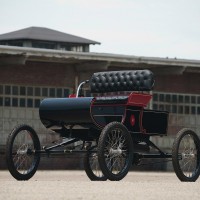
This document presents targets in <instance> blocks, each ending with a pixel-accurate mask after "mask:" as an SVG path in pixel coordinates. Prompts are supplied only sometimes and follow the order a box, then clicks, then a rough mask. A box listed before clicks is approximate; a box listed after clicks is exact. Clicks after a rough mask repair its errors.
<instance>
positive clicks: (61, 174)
mask: <svg viewBox="0 0 200 200" xmlns="http://www.w3.org/2000/svg"><path fill="white" fill-rule="evenodd" d="M7 199H9V200H12V199H16V200H25V199H26V200H27V199H28V200H31V199H37V200H40V199H42V200H47V199H48V200H50V199H54V200H56V199H65V200H66V199H70V200H73V199H76V200H82V199H87V200H116V199H120V200H129V199H131V200H137V199H145V200H147V199H152V200H156V199H157V200H158V199H159V200H162V199H167V200H169V199H170V200H172V199H176V200H178V199H181V200H184V199H185V200H186V199H187V200H189V199H192V200H195V199H200V178H199V179H198V180H197V181H196V182H195V183H182V182H180V181H179V180H178V178H177V177H176V175H175V174H174V173H161V172H160V173H159V172H129V174H128V175H127V176H126V177H125V178H124V179H123V180H121V181H119V182H112V181H106V182H92V181H90V180H89V179H88V177H87V176H86V174H85V172H84V171H37V173H36V174H35V175H34V176H33V177H32V179H30V180H29V181H16V180H15V179H14V178H13V177H12V176H11V175H10V174H9V172H8V171H0V200H7Z"/></svg>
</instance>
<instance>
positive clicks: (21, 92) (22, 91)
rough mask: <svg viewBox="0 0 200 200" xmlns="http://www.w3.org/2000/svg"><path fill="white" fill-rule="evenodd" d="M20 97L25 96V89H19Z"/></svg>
mask: <svg viewBox="0 0 200 200" xmlns="http://www.w3.org/2000/svg"><path fill="white" fill-rule="evenodd" d="M20 95H26V87H20Z"/></svg>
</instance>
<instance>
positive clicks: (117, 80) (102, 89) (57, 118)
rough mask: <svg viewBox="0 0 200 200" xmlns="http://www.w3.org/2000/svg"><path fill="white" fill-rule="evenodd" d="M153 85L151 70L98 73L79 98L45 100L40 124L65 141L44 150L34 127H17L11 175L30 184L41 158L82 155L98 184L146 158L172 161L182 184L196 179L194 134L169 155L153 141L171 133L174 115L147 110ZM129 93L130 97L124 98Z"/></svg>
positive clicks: (198, 146) (199, 147) (9, 152)
mask: <svg viewBox="0 0 200 200" xmlns="http://www.w3.org/2000/svg"><path fill="white" fill-rule="evenodd" d="M154 82H155V80H154V75H153V73H152V72H151V71H149V70H135V71H107V72H98V73H94V74H93V75H92V77H91V79H90V80H87V81H84V82H82V83H81V84H80V85H79V87H78V89H77V92H76V95H75V96H73V95H72V96H71V98H47V99H44V100H43V101H42V102H41V104H40V108H39V115H40V119H41V122H42V123H43V125H44V126H45V127H46V128H47V129H49V130H51V131H54V132H56V133H58V134H59V135H60V137H61V138H62V141H61V142H60V143H58V144H53V145H49V146H46V147H43V148H41V146H40V141H39V139H38V136H37V134H36V132H35V131H34V129H33V128H31V127H30V126H28V125H24V124H23V125H19V126H17V127H15V128H14V129H13V131H12V132H11V133H10V135H9V136H8V139H7V146H6V160H7V165H8V169H9V171H10V173H11V174H12V176H13V177H14V178H15V179H17V180H28V179H30V178H31V177H32V176H33V175H34V173H35V172H36V170H37V168H38V165H39V162H40V157H41V156H42V155H57V154H63V155H68V154H71V153H78V154H80V153H83V154H82V155H83V156H84V168H85V171H86V174H87V176H88V177H89V178H90V180H93V181H95V180H96V181H98V180H101V181H105V180H107V179H109V180H112V181H119V180H121V179H123V178H124V177H125V176H126V175H127V173H128V171H129V169H130V167H131V165H132V164H135V165H138V164H139V163H140V162H141V161H142V160H143V159H153V160H155V159H159V160H160V159H171V160H172V163H173V167H174V171H175V173H176V175H177V177H178V178H179V179H180V180H181V181H196V180H197V178H198V177H199V174H200V140H199V138H198V136H197V134H196V133H195V132H194V131H193V130H191V129H188V128H184V129H182V130H180V131H179V133H178V134H177V136H176V138H175V140H174V144H173V146H172V152H170V153H165V152H163V151H162V150H161V148H159V147H157V146H156V145H155V144H154V143H153V142H152V141H151V140H150V139H151V137H154V136H155V137H156V136H157V137H162V136H166V135H167V130H168V116H169V113H168V112H167V111H159V110H152V109H148V107H147V106H148V104H149V102H150V100H151V98H152V95H151V92H150V91H151V90H152V89H153V86H154ZM84 84H89V87H90V90H91V94H92V95H93V97H84V96H83V95H82V92H81V90H82V87H83V85H84ZM124 91H126V94H127V95H124V94H123V95H122V93H123V92H124ZM97 94H98V95H97ZM109 94H112V95H109Z"/></svg>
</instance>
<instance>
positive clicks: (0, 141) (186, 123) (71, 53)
mask: <svg viewBox="0 0 200 200" xmlns="http://www.w3.org/2000/svg"><path fill="white" fill-rule="evenodd" d="M31 29H32V31H33V30H35V31H36V29H37V28H36V29H33V28H31ZM37 30H38V29H37ZM39 30H40V34H38V33H37V34H38V38H36V37H35V36H33V35H31V36H30V35H29V36H30V37H29V38H28V35H27V33H28V32H29V33H30V31H31V30H30V29H29V31H27V29H25V30H22V31H21V33H19V32H20V31H18V33H17V34H16V32H15V33H14V32H13V33H9V34H8V35H7V34H3V35H0V44H1V45H0V118H1V120H0V129H1V133H0V146H1V149H3V148H4V145H5V143H6V138H7V136H8V133H9V132H10V131H11V130H12V128H13V127H14V126H15V125H17V124H21V123H27V124H29V125H31V126H33V127H34V129H35V130H36V131H37V132H38V133H39V137H40V141H41V144H42V145H45V144H47V143H48V142H49V141H50V140H52V138H55V137H56V136H55V135H52V134H46V132H47V130H46V129H45V128H44V126H43V125H42V124H41V122H40V120H39V113H38V107H39V104H40V101H41V100H42V99H44V98H46V97H67V96H68V95H69V94H70V93H74V92H75V90H76V88H77V86H78V83H79V82H81V81H82V80H86V79H89V78H90V76H91V75H92V74H93V73H94V72H97V71H110V70H134V69H150V70H152V71H153V72H154V74H155V79H156V83H155V87H154V90H153V91H152V94H153V100H152V101H151V104H150V107H152V108H153V109H159V110H168V111H170V118H169V131H168V132H169V137H165V138H162V139H160V138H154V140H156V142H157V143H159V144H158V145H159V146H161V147H163V148H171V145H172V141H173V137H174V134H175V133H177V131H178V130H180V129H181V128H182V127H191V128H193V129H194V130H196V131H197V133H198V134H200V87H199V83H200V61H198V60H185V59H170V58H151V57H137V56H126V55H116V54H104V53H91V52H89V45H91V44H99V43H98V42H95V41H91V40H87V39H83V38H81V39H80V38H79V37H77V36H75V39H77V40H78V41H77V43H76V42H75V41H73V42H72V41H67V39H66V38H65V39H63V41H61V40H60V41H58V39H57V40H56V38H59V34H60V33H59V34H58V35H56V31H55V32H54V31H53V32H51V31H52V30H49V29H43V28H39ZM42 30H43V31H44V32H43V31H42ZM46 31H47V32H46ZM48 31H50V32H51V33H52V35H53V36H54V40H55V41H53V38H52V37H50V36H48V37H46V39H47V40H48V42H47V41H46V40H45V35H48ZM24 32H25V33H24ZM22 33H23V34H24V37H22V35H23V34H22ZM44 33H45V35H43V34H44ZM20 34H21V36H19V35H20ZM37 34H36V35H37ZM62 34H64V33H62ZM62 34H61V35H62ZM16 35H18V37H17V36H16ZM49 35H51V34H49ZM55 35H56V36H55ZM14 36H15V37H14ZM65 36H66V35H65ZM60 37H61V36H60ZM70 37H72V36H71V35H70ZM13 38H14V39H13ZM62 38H64V36H63V37H62ZM72 38H73V37H72ZM14 40H15V42H14ZM19 41H20V42H21V43H18V42H19ZM34 41H37V42H38V44H39V43H41V46H39V45H38V46H37V47H36V46H34V45H33V44H34ZM83 41H84V42H83ZM12 42H13V43H12ZM81 42H82V43H81ZM44 43H45V44H46V43H48V44H49V43H51V45H52V46H54V47H56V48H51V49H49V47H50V46H51V45H50V46H48V45H47V46H45V45H44ZM72 43H73V45H72ZM13 44H15V46H13ZM17 44H20V45H17ZM27 44H29V45H28V46H27ZM75 44H76V45H75ZM11 45H12V46H11ZM62 45H65V47H66V48H64V47H63V46H62ZM70 45H71V46H70ZM81 45H82V47H81ZM52 46H51V47H52ZM61 46H62V47H63V48H60V47H61ZM75 46H76V47H77V48H75ZM58 47H59V48H58ZM47 48H48V49H47ZM85 94H86V95H89V90H88V88H85Z"/></svg>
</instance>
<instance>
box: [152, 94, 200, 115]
mask: <svg viewBox="0 0 200 200" xmlns="http://www.w3.org/2000/svg"><path fill="white" fill-rule="evenodd" d="M199 107H200V95H197V94H194V95H193V94H191V95H188V94H175V93H163V92H154V94H153V109H155V110H157V109H159V110H166V111H169V112H171V113H174V114H187V115H196V114H198V115H199V114H200V110H199Z"/></svg>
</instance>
